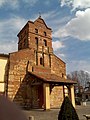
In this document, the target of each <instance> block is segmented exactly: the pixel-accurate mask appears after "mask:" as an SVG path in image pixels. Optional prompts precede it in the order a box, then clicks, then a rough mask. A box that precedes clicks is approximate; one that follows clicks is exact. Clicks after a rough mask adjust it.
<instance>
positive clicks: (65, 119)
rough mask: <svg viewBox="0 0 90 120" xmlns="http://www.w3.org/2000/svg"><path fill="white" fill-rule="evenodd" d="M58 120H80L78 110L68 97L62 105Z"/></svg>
mask: <svg viewBox="0 0 90 120" xmlns="http://www.w3.org/2000/svg"><path fill="white" fill-rule="evenodd" d="M58 120H79V118H78V115H77V113H76V110H75V108H74V107H73V105H72V103H71V101H70V99H69V98H68V97H65V99H64V101H63V103H62V105H61V110H60V112H59V115H58Z"/></svg>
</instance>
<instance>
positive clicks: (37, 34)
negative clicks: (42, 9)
mask: <svg viewBox="0 0 90 120" xmlns="http://www.w3.org/2000/svg"><path fill="white" fill-rule="evenodd" d="M17 36H18V38H19V42H18V50H22V49H26V48H29V49H33V50H34V52H35V58H36V65H37V66H44V67H50V54H51V53H52V52H53V48H52V30H51V28H49V27H48V26H47V25H46V23H45V22H44V20H43V19H42V18H41V16H39V17H38V18H37V19H36V20H35V21H34V22H32V21H28V22H27V24H26V25H25V26H24V28H23V29H22V30H21V31H20V32H19V34H18V35H17Z"/></svg>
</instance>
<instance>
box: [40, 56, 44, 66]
mask: <svg viewBox="0 0 90 120" xmlns="http://www.w3.org/2000/svg"><path fill="white" fill-rule="evenodd" d="M40 65H43V58H42V57H40Z"/></svg>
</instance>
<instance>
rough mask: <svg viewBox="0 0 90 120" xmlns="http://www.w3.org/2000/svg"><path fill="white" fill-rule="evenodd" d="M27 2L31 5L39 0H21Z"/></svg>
mask: <svg viewBox="0 0 90 120" xmlns="http://www.w3.org/2000/svg"><path fill="white" fill-rule="evenodd" d="M21 1H23V2H24V3H26V4H29V5H30V6H33V5H34V4H36V3H37V1H38V0H21Z"/></svg>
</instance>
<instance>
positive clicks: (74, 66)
mask: <svg viewBox="0 0 90 120" xmlns="http://www.w3.org/2000/svg"><path fill="white" fill-rule="evenodd" d="M67 68H68V69H67V73H70V72H72V71H76V70H77V71H79V70H84V71H89V72H90V61H85V60H80V61H77V60H76V61H74V60H73V61H72V60H70V62H67Z"/></svg>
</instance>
